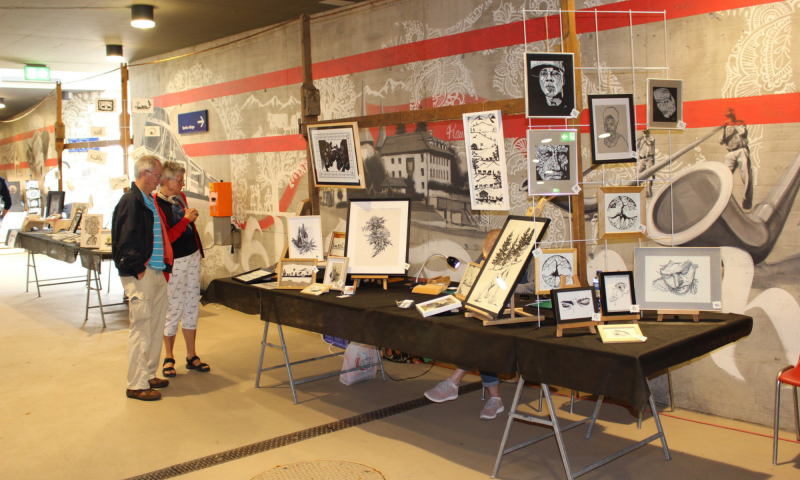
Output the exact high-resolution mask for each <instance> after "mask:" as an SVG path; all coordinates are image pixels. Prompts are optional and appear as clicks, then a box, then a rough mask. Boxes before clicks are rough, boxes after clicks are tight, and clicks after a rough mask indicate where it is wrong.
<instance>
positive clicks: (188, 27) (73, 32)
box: [0, 0, 364, 119]
mask: <svg viewBox="0 0 800 480" xmlns="http://www.w3.org/2000/svg"><path fill="white" fill-rule="evenodd" d="M361 1H364V0H353V1H351V2H348V1H346V0H345V1H342V0H323V2H324V3H322V2H321V1H320V0H141V1H131V0H127V1H125V0H0V69H15V70H17V71H18V72H19V73H18V74H16V75H13V76H14V77H22V76H23V75H22V67H23V66H25V65H26V64H44V65H47V66H48V67H50V69H51V72H53V75H51V76H52V77H54V78H56V77H59V74H55V73H56V72H69V73H63V74H60V76H61V77H66V76H73V75H70V73H73V74H74V72H81V73H82V76H84V77H88V76H90V75H91V74H92V73H96V72H104V71H108V70H111V69H112V68H114V65H112V64H110V63H108V62H107V61H106V59H105V45H106V44H121V45H122V46H123V50H124V57H125V61H126V62H128V63H133V62H136V61H137V60H141V59H143V58H148V57H152V56H155V55H160V54H163V53H167V52H171V51H173V50H178V49H181V48H186V47H191V46H193V45H197V44H200V43H204V42H209V41H213V40H217V39H219V38H223V37H227V36H230V35H234V34H237V33H241V32H246V31H248V30H253V29H258V28H263V27H267V26H270V25H274V24H277V23H281V22H284V21H287V20H295V19H297V18H298V17H299V16H300V15H301V14H303V13H307V14H314V13H319V12H325V11H328V10H333V9H335V8H338V7H339V6H344V5H347V4H351V3H359V2H361ZM132 3H144V4H149V5H153V6H154V7H155V21H156V26H155V27H154V28H151V29H138V28H133V27H131V25H130V21H131V11H130V6H131V4H132ZM7 73H8V70H4V71H3V73H2V75H1V76H0V80H3V81H0V98H5V100H6V105H7V108H5V109H0V119H8V118H10V117H12V116H14V115H16V114H17V113H19V112H21V111H23V110H25V109H27V108H29V107H31V106H32V105H34V104H36V103H38V102H39V101H40V100H41V98H42V97H44V95H46V94H47V90H42V89H31V88H26V86H25V85H19V84H16V85H9V84H8V81H5V80H4V79H8V78H9V75H8V74H7Z"/></svg>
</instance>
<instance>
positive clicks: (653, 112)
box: [647, 78, 683, 130]
mask: <svg viewBox="0 0 800 480" xmlns="http://www.w3.org/2000/svg"><path fill="white" fill-rule="evenodd" d="M682 120H683V81H682V80H669V79H661V78H648V79H647V127H648V128H658V129H665V130H680V129H681V127H680V126H679V123H680V122H681V121H682Z"/></svg>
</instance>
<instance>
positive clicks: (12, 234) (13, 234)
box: [6, 229, 19, 248]
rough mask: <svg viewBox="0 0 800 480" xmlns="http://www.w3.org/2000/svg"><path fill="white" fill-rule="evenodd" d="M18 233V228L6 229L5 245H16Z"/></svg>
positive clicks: (12, 246)
mask: <svg viewBox="0 0 800 480" xmlns="http://www.w3.org/2000/svg"><path fill="white" fill-rule="evenodd" d="M18 233H19V230H18V229H14V230H9V231H8V235H7V236H6V247H11V248H14V247H15V246H16V245H17V234H18Z"/></svg>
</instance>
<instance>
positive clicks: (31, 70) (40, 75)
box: [23, 65, 50, 82]
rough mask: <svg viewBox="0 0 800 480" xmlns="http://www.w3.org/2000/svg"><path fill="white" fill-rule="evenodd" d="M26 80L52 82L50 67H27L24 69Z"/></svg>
mask: <svg viewBox="0 0 800 480" xmlns="http://www.w3.org/2000/svg"><path fill="white" fill-rule="evenodd" d="M23 72H24V73H25V80H35V81H39V82H49V81H50V67H45V66H44V65H25V67H24V68H23Z"/></svg>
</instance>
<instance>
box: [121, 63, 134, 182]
mask: <svg viewBox="0 0 800 480" xmlns="http://www.w3.org/2000/svg"><path fill="white" fill-rule="evenodd" d="M119 76H120V80H121V81H122V102H121V104H120V106H119V110H120V113H119V140H120V146H122V172H123V173H124V174H125V175H127V174H128V147H130V146H131V143H132V140H133V139H132V138H131V115H130V113H128V64H127V63H123V64H121V65H120V67H119ZM129 180H136V179H135V178H130V179H129ZM124 191H126V192H127V191H128V187H127V186H126V187H125V190H124Z"/></svg>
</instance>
